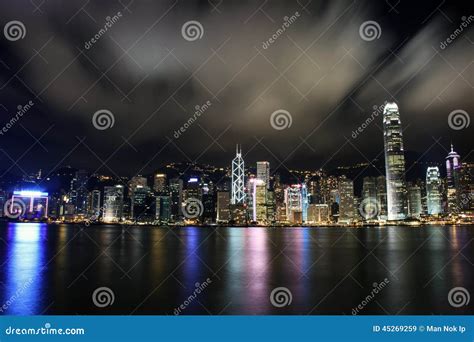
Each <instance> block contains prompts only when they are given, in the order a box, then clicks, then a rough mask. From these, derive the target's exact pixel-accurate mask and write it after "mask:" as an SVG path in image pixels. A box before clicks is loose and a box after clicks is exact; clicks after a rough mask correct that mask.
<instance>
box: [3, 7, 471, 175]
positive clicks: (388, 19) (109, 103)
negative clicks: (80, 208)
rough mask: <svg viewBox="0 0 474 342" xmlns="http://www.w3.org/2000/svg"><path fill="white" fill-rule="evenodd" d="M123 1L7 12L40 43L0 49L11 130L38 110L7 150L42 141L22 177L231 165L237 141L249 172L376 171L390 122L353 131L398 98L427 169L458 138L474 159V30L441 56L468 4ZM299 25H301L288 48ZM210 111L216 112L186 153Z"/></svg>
mask: <svg viewBox="0 0 474 342" xmlns="http://www.w3.org/2000/svg"><path fill="white" fill-rule="evenodd" d="M122 3H123V4H125V2H122ZM122 3H121V2H117V1H110V2H102V1H100V2H99V1H91V2H89V3H87V2H85V1H84V2H81V1H76V2H73V3H72V2H66V1H51V2H46V3H44V4H42V5H40V7H39V9H36V10H35V7H34V6H33V5H32V3H30V2H29V1H18V2H15V5H10V4H9V5H7V4H6V3H4V4H2V6H1V7H2V8H1V9H2V11H1V13H2V14H1V17H2V24H6V23H7V22H9V21H11V20H20V21H22V22H23V23H24V24H25V26H26V29H27V34H26V37H25V39H23V40H18V41H15V42H12V41H8V40H6V39H3V37H2V41H1V44H2V46H1V47H2V52H1V54H0V59H1V61H2V62H1V63H0V64H1V65H0V70H1V73H0V83H2V84H3V87H2V89H1V90H0V93H1V94H2V101H0V102H1V103H2V104H3V105H4V106H5V107H6V108H7V109H8V112H7V111H5V110H3V111H2V116H1V117H2V120H3V121H4V122H7V121H8V120H10V118H11V116H12V115H13V114H14V113H13V111H14V109H15V108H16V107H17V105H18V104H24V103H26V102H28V101H29V100H33V101H34V102H35V106H34V107H33V109H32V110H31V111H30V112H29V113H27V114H25V115H24V116H23V117H22V119H21V121H19V122H18V123H17V124H16V125H15V126H14V127H12V128H11V129H10V130H9V131H8V132H7V133H6V134H4V135H3V136H1V137H0V144H1V146H2V149H3V150H4V151H5V152H6V153H7V154H8V155H9V156H10V157H11V158H13V159H14V160H17V159H18V158H19V157H20V156H22V154H24V152H25V150H27V149H28V148H30V147H31V146H32V144H34V143H36V145H34V146H33V147H32V148H31V149H30V150H29V151H28V152H27V153H26V154H24V156H23V157H22V158H21V159H20V160H19V161H18V165H19V166H21V168H22V169H24V170H28V171H31V170H34V169H35V168H37V167H39V166H41V167H44V168H46V169H51V168H53V167H55V166H56V165H58V164H60V165H64V164H72V165H75V166H79V167H86V168H88V169H91V170H95V169H97V168H98V167H100V166H101V164H102V163H104V162H105V165H106V166H102V168H101V171H103V172H107V173H110V172H111V171H114V172H116V173H126V174H133V173H136V172H138V171H139V170H142V171H145V172H148V171H150V170H152V169H154V168H157V167H158V166H160V165H162V164H163V163H165V162H167V161H172V160H175V161H194V160H197V161H198V162H209V163H214V164H218V165H226V164H228V163H229V161H230V159H231V158H232V154H233V151H234V145H235V144H236V143H242V144H243V145H244V150H250V149H252V151H251V152H250V154H249V155H248V156H247V159H248V160H249V161H255V160H256V159H268V160H270V161H271V162H272V165H275V164H276V165H278V164H279V162H278V160H280V161H284V165H285V166H286V167H289V168H290V167H310V168H319V167H320V166H322V165H326V163H328V162H329V164H331V163H335V162H344V163H349V162H354V161H364V160H365V159H372V158H374V157H375V156H377V154H378V153H379V152H380V151H381V149H382V147H383V143H382V135H381V131H380V126H381V119H380V118H379V120H378V121H377V120H376V121H374V122H372V123H371V124H370V125H369V127H368V128H367V129H365V131H364V132H363V133H362V134H360V136H358V137H357V139H352V138H351V132H352V131H353V130H355V129H356V128H357V127H358V126H360V125H361V124H362V122H364V121H365V120H366V118H367V117H368V116H370V114H371V112H372V107H373V106H375V105H381V104H382V103H383V102H384V101H385V100H392V101H396V102H397V103H398V104H399V107H400V110H401V114H402V120H403V123H404V126H405V127H406V131H405V145H406V149H407V150H410V151H413V152H415V153H416V154H418V155H422V154H423V153H424V152H425V151H426V150H428V149H429V148H430V147H431V146H432V145H433V144H436V143H435V141H434V139H433V137H435V138H436V139H437V138H439V137H442V138H443V139H442V143H443V144H448V143H449V140H453V141H454V142H455V143H456V145H457V146H459V147H458V150H459V152H461V154H463V155H467V154H468V153H469V152H470V150H471V147H472V145H471V139H470V137H469V135H468V133H469V128H468V129H464V130H460V131H454V130H452V129H450V128H449V126H448V121H447V118H448V114H449V113H450V112H451V111H452V110H455V109H463V110H465V111H467V112H468V113H470V115H471V116H472V113H473V112H474V108H473V102H472V99H471V97H472V90H473V85H474V78H473V75H474V73H473V72H472V52H473V47H472V46H473V45H472V41H473V39H472V27H471V26H472V25H473V24H471V26H468V27H466V28H464V31H463V32H462V34H460V35H459V36H457V37H456V39H455V40H454V41H453V43H451V44H449V46H447V47H446V48H445V49H441V48H440V42H442V41H445V40H446V39H447V38H448V37H449V36H450V35H451V34H452V33H453V32H454V31H455V30H456V29H457V28H459V27H460V25H461V23H462V21H463V19H462V18H461V17H462V16H465V17H469V15H470V14H471V13H472V8H470V7H468V6H469V5H466V4H462V3H461V5H460V4H450V5H446V4H443V5H441V6H438V5H439V4H435V3H430V2H426V3H419V4H417V5H415V4H403V5H402V4H399V5H396V6H395V7H392V6H391V5H389V3H388V2H387V3H380V4H377V5H374V3H373V2H368V1H367V2H358V1H354V2H350V1H334V2H333V1H331V2H317V1H312V2H309V3H303V2H301V1H300V2H292V3H289V2H288V3H285V4H283V3H282V2H279V1H275V2H273V3H272V2H268V3H265V4H264V3H263V2H260V3H256V2H253V1H252V2H250V1H249V2H240V1H239V2H238V1H235V2H225V3H224V2H222V3H220V4H217V2H195V3H193V2H189V1H187V2H172V1H160V2H152V1H145V2H138V1H134V2H131V3H130V4H129V5H127V6H128V7H124V5H123V4H122ZM262 4H263V6H262V7H260V6H261V5H262ZM214 6H215V7H214ZM414 6H416V7H414ZM463 6H464V7H463ZM119 11H120V13H121V16H120V17H119V18H118V19H117V20H116V22H115V23H114V24H113V25H112V26H111V27H110V28H108V29H107V32H105V33H104V34H100V29H101V28H103V27H104V25H105V24H106V20H107V19H106V18H107V17H111V18H112V17H113V16H114V15H117V12H119ZM296 12H298V15H296V14H295V13H296ZM292 16H293V18H292ZM285 17H288V20H291V21H292V23H291V25H290V26H289V27H288V28H287V29H286V30H285V32H284V33H283V34H280V33H278V29H279V28H281V27H282V25H283V26H284V22H285ZM290 18H292V19H290ZM189 20H196V21H199V23H200V24H201V25H202V27H203V29H204V31H203V36H202V39H199V40H196V41H187V40H185V39H184V38H183V37H182V34H181V28H182V25H183V24H184V23H185V22H187V21H189ZM370 20H372V21H376V22H377V23H378V24H379V26H380V29H381V32H380V33H381V34H380V37H379V39H375V40H372V41H366V40H363V39H361V37H360V34H359V28H360V26H361V24H362V23H364V22H366V21H370ZM96 34H99V35H100V38H99V39H97V41H96V42H95V43H93V44H91V46H90V48H89V49H86V47H85V45H86V42H90V40H91V38H93V37H94V36H95V35H96ZM273 35H275V37H277V38H276V39H275V41H274V43H271V44H267V46H265V47H266V48H265V47H264V46H263V45H264V43H265V42H268V40H269V39H270V38H271V37H272V36H273ZM207 101H211V103H212V105H211V106H210V107H209V109H208V110H206V111H205V112H204V113H202V114H201V115H200V116H199V117H198V120H196V121H195V122H194V123H192V124H191V125H190V127H189V128H187V129H186V131H185V132H184V133H182V134H181V135H180V137H179V138H178V139H176V138H175V137H174V135H175V133H174V132H175V131H176V130H179V129H180V127H182V126H183V125H184V124H185V122H187V121H188V119H189V118H190V117H192V116H193V113H194V111H195V107H196V106H198V105H203V104H204V103H206V102H207ZM100 109H107V110H110V111H111V112H112V113H113V115H114V118H115V124H114V126H113V127H112V128H110V129H108V130H103V131H102V130H97V129H96V128H95V127H94V125H93V124H92V117H93V114H94V113H95V112H96V111H97V110H100ZM279 109H284V110H287V111H288V112H289V113H290V114H291V117H292V125H291V127H290V128H288V129H285V130H275V129H273V128H272V126H271V124H270V116H271V114H272V113H273V112H274V111H276V110H279ZM2 125H3V124H2ZM53 125H54V126H53ZM51 126H52V129H51V130H50V131H48V132H47V133H46V134H45V136H44V137H43V138H41V141H40V142H41V144H42V145H43V146H42V145H40V144H39V143H37V142H36V140H35V138H33V137H32V136H31V135H30V134H32V135H33V136H34V137H36V139H37V138H39V137H40V136H41V135H42V134H43V133H44V132H45V131H46V130H47V129H48V128H49V127H51ZM78 137H80V138H81V139H82V138H85V140H84V141H83V143H81V142H80V140H79V138H78ZM214 139H217V140H214ZM347 140H349V141H350V142H348V141H347ZM436 151H437V152H436V153H437V154H434V155H433V158H439V159H440V160H442V159H443V157H444V151H443V150H442V149H441V150H439V146H437V148H436ZM152 157H153V158H152ZM0 158H2V160H3V162H4V163H6V164H9V163H11V161H10V159H9V157H7V156H6V155H2V156H0Z"/></svg>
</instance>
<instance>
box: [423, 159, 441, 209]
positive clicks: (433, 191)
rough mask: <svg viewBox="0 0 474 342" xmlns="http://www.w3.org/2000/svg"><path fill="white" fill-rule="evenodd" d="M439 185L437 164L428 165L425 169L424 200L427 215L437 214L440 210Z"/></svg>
mask: <svg viewBox="0 0 474 342" xmlns="http://www.w3.org/2000/svg"><path fill="white" fill-rule="evenodd" d="M440 186H441V179H440V178H439V168H438V167H437V166H430V167H428V168H427V169H426V202H427V206H428V215H439V214H441V212H442V210H441V193H440V191H439V189H440Z"/></svg>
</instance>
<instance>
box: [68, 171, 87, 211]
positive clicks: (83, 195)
mask: <svg viewBox="0 0 474 342" xmlns="http://www.w3.org/2000/svg"><path fill="white" fill-rule="evenodd" d="M88 180H89V176H88V174H87V171H86V170H78V171H77V172H76V173H75V175H74V178H73V180H72V181H71V201H72V202H73V203H72V204H74V206H75V213H76V214H87V198H88V194H89V193H88V191H87V182H88Z"/></svg>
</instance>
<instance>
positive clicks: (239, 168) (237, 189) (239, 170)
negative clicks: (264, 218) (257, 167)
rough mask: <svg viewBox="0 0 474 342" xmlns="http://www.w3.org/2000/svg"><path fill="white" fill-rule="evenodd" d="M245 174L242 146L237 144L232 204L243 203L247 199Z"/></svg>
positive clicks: (233, 168) (233, 169) (233, 163)
mask: <svg viewBox="0 0 474 342" xmlns="http://www.w3.org/2000/svg"><path fill="white" fill-rule="evenodd" d="M244 174H245V165H244V159H243V158H242V148H241V147H239V145H237V150H236V155H235V158H234V159H233V160H232V196H231V204H243V203H244V201H245V189H244V184H245V183H244Z"/></svg>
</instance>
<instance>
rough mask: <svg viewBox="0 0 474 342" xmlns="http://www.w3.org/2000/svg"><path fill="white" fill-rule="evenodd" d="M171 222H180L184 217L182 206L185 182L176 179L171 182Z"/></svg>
mask: <svg viewBox="0 0 474 342" xmlns="http://www.w3.org/2000/svg"><path fill="white" fill-rule="evenodd" d="M170 196H171V220H172V221H175V222H176V221H179V219H180V218H181V216H182V211H181V204H182V202H183V180H182V179H179V178H174V179H171V180H170Z"/></svg>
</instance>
